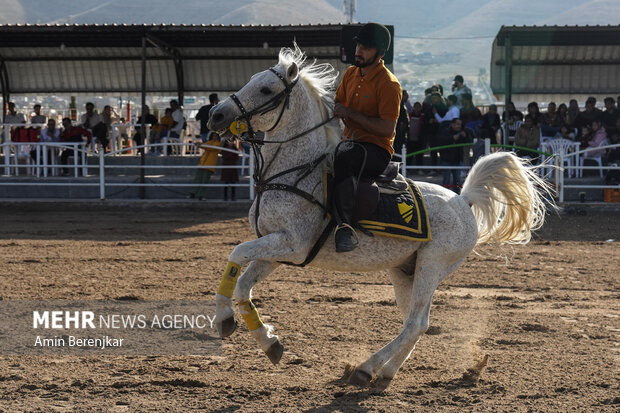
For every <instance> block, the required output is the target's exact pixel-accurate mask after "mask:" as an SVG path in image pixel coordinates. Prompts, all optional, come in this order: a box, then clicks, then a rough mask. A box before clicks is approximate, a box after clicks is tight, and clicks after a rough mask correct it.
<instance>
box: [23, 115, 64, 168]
mask: <svg viewBox="0 0 620 413" xmlns="http://www.w3.org/2000/svg"><path fill="white" fill-rule="evenodd" d="M39 141H40V142H60V129H58V128H56V121H55V120H54V119H50V120H48V121H47V127H46V128H43V130H41V134H40V139H39ZM47 153H48V157H47V159H51V156H52V153H53V149H48V150H47ZM30 156H31V157H32V159H34V160H36V159H37V151H36V149H33V150H32V151H30Z"/></svg>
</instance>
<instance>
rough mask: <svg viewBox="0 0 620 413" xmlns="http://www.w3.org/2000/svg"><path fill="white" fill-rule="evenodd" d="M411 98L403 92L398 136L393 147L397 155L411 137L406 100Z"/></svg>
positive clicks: (397, 123)
mask: <svg viewBox="0 0 620 413" xmlns="http://www.w3.org/2000/svg"><path fill="white" fill-rule="evenodd" d="M406 98H407V99H408V98H409V96H408V95H407V91H406V90H405V91H403V97H402V98H401V100H400V112H399V115H398V120H397V121H396V135H395V136H394V143H393V144H392V147H393V148H394V151H395V153H400V152H401V150H402V147H403V145H406V144H407V140H408V135H409V111H408V110H407V106H406V105H405V103H406V100H405V99H406Z"/></svg>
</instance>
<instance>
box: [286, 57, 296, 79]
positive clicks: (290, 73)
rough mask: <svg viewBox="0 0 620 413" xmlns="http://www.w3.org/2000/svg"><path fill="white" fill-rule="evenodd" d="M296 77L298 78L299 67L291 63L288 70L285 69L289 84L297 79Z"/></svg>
mask: <svg viewBox="0 0 620 413" xmlns="http://www.w3.org/2000/svg"><path fill="white" fill-rule="evenodd" d="M297 76H299V66H297V63H295V62H293V63H291V65H290V66H289V67H288V69H286V77H287V78H288V80H289V82H294V81H295V80H296V79H297Z"/></svg>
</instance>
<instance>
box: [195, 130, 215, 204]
mask: <svg viewBox="0 0 620 413" xmlns="http://www.w3.org/2000/svg"><path fill="white" fill-rule="evenodd" d="M213 146H222V141H221V139H220V135H218V134H217V133H215V132H210V133H209V136H208V138H207V141H206V142H205V143H204V144H202V145H200V146H199V148H200V149H202V150H204V153H203V154H202V156H201V157H200V160H199V161H198V165H200V166H204V167H205V168H199V169H196V176H195V177H194V183H195V184H196V185H205V184H208V183H209V181H210V180H211V175H213V174H214V173H215V168H213V167H214V166H215V165H216V164H217V156H218V154H219V153H220V150H219V149H215V148H213ZM206 193H207V188H205V187H204V186H197V187H196V188H194V189H192V190H191V191H190V192H189V195H188V196H187V197H188V198H198V199H199V200H200V201H202V200H203V199H204V198H205V195H206Z"/></svg>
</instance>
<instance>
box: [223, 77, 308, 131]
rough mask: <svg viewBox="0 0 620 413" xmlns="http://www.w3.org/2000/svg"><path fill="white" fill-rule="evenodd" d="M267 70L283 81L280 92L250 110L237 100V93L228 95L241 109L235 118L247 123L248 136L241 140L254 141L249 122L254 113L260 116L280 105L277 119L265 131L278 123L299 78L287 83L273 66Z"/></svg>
mask: <svg viewBox="0 0 620 413" xmlns="http://www.w3.org/2000/svg"><path fill="white" fill-rule="evenodd" d="M269 71H270V72H272V73H274V74H275V75H276V76H277V77H278V79H280V80H281V81H282V83H284V90H282V91H281V92H280V93H278V94H277V95H275V96H274V97H272V98H271V99H269V100H268V101H266V102H265V103H263V104H262V105H260V106H258V107H256V108H254V109H252V110H251V111H247V110H246V109H245V107H244V106H243V104H242V103H241V101H240V100H239V98H238V97H237V95H235V94H234V93H233V94H232V95H230V98H231V99H232V101H233V102H235V104H236V105H237V107H238V108H239V110H240V111H241V115H239V116H237V117H236V118H235V120H236V121H239V120H243V121H245V123H246V124H247V128H248V137H247V138H245V139H243V140H245V141H248V142H256V137H255V132H254V129H253V128H252V123H251V120H252V116H254V115H256V114H259V115H261V116H262V115H264V114H266V113H269V112H271V111H272V110H275V109H277V108H278V106H280V105H282V109H280V115H278V119H277V120H276V122H275V123H274V124H273V126H272V127H271V128H269V129H268V130H267V132H270V131H272V130H274V129H275V128H276V126H278V124H279V123H280V120H281V119H282V115H283V114H284V110H285V109H286V108H288V104H289V101H290V97H291V92H292V91H293V87H294V86H295V85H296V84H297V81H298V80H299V77H298V78H297V79H295V81H294V82H292V83H288V82H287V80H286V79H285V78H284V76H282V75H281V74H280V73H279V72H278V71H276V70H275V69H274V68H273V67H270V68H269ZM283 102H284V104H282V103H283Z"/></svg>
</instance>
